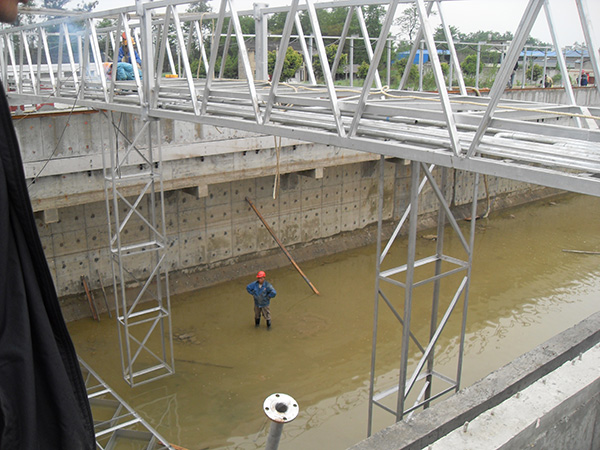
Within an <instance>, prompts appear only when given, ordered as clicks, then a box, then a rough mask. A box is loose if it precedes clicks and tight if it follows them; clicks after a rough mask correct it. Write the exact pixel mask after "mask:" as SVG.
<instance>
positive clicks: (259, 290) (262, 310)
mask: <svg viewBox="0 0 600 450" xmlns="http://www.w3.org/2000/svg"><path fill="white" fill-rule="evenodd" d="M266 277H267V275H266V274H265V273H264V272H263V271H262V270H261V271H260V272H258V273H257V274H256V281H253V282H252V283H250V284H249V285H248V286H246V290H247V291H248V293H249V294H250V295H252V297H254V325H255V326H257V327H258V326H259V325H260V316H261V315H262V316H264V318H265V320H266V321H267V328H268V329H270V328H271V310H270V309H269V305H270V304H271V299H272V298H273V297H275V296H276V295H277V291H275V288H274V287H273V285H272V284H271V283H269V282H268V281H266V280H265V278H266Z"/></svg>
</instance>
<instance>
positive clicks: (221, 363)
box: [69, 196, 600, 450]
mask: <svg viewBox="0 0 600 450" xmlns="http://www.w3.org/2000/svg"><path fill="white" fill-rule="evenodd" d="M598 223H600V200H599V199H594V198H588V197H582V196H567V197H561V198H559V199H558V200H555V201H554V202H553V203H550V202H548V201H545V202H540V203H538V204H536V205H532V206H528V207H524V208H517V209H513V210H511V211H507V212H504V213H499V214H498V213H496V214H492V215H491V217H490V218H489V219H488V220H483V221H481V222H478V224H477V234H476V248H475V263H474V269H473V282H472V285H471V293H470V304H469V312H468V323H467V325H468V332H467V336H466V340H465V363H464V374H463V386H465V385H469V384H471V383H473V382H474V381H476V380H477V379H479V378H481V377H483V376H484V375H486V374H487V373H489V372H491V371H492V370H494V369H497V368H498V367H500V366H502V365H503V364H505V363H506V362H508V361H510V360H512V359H514V358H515V357H516V356H518V355H520V354H522V353H523V352H526V351H528V350H530V349H531V348H533V347H535V346H536V345H538V344H539V343H541V342H543V341H545V340H547V339H548V338H550V337H551V336H553V335H555V334H556V333H558V332H560V331H562V330H564V329H566V328H568V327H569V326H571V325H573V324H575V323H577V322H578V321H580V320H581V319H583V318H585V317H587V316H589V315H590V314H592V313H594V312H596V311H597V310H598V302H597V298H598V294H599V293H600V270H599V269H598V268H599V265H598V261H599V258H600V257H599V256H589V255H581V254H572V253H565V252H563V251H562V249H579V250H586V249H587V250H596V251H598V250H600V235H599V233H598ZM464 225H465V226H468V224H464ZM433 232H435V231H433ZM422 234H431V231H425V232H423V233H422ZM445 245H446V246H447V247H448V250H449V251H454V250H453V249H460V243H459V241H458V239H456V238H452V237H451V236H448V238H447V240H446V242H445ZM405 249H406V245H405V243H404V242H401V243H399V245H398V246H397V247H396V248H394V249H392V251H391V253H390V256H389V258H392V259H393V261H392V262H393V263H397V262H398V261H402V257H403V254H404V253H405ZM434 249H435V242H433V241H429V240H427V239H419V252H420V254H421V256H426V255H429V254H432V252H433V250H434ZM456 251H458V250H456ZM374 252H375V247H374V246H371V247H367V248H362V249H358V250H355V251H350V252H345V253H343V254H340V255H335V256H328V257H324V258H320V259H317V260H314V261H311V262H310V263H304V264H302V268H303V270H304V272H305V273H306V274H307V276H308V277H309V278H310V280H311V281H312V283H313V284H314V285H315V286H316V287H317V288H318V289H319V291H320V292H321V296H316V295H313V294H312V293H311V291H310V288H309V287H308V286H307V285H306V284H305V282H304V281H303V280H302V279H301V278H300V277H299V276H298V275H297V273H296V272H295V270H294V269H292V268H284V269H281V270H276V271H272V272H270V273H269V274H268V278H269V280H270V281H271V282H272V283H273V284H274V285H275V287H276V289H277V290H278V296H277V297H276V298H275V299H274V300H273V302H272V313H273V329H272V330H271V331H266V329H265V328H264V327H262V328H259V329H256V328H255V327H254V320H253V311H252V300H251V298H250V297H249V296H248V295H247V294H246V292H245V285H246V284H247V283H248V282H249V280H247V279H239V280H231V281H230V282H228V283H224V284H222V285H219V286H216V287H213V288H209V289H203V290H201V291H196V292H192V293H190V294H186V295H182V296H177V297H175V298H173V307H172V320H173V328H174V331H175V335H176V338H175V341H174V347H175V358H176V362H175V366H176V371H177V373H176V375H174V376H172V377H169V378H166V379H163V380H160V381H157V382H153V383H150V384H148V385H143V386H139V387H136V388H133V389H131V388H129V387H128V386H127V385H126V384H125V383H124V382H123V380H122V379H121V374H120V373H121V372H120V359H119V353H118V348H119V346H118V337H117V330H116V325H115V324H114V322H113V321H111V320H108V318H105V317H103V320H102V322H100V323H95V322H93V321H91V320H89V319H84V320H81V321H78V322H74V323H71V324H69V329H70V330H71V332H72V335H73V339H74V341H75V344H76V347H77V351H78V352H79V353H80V354H81V356H82V357H83V358H84V359H85V360H86V361H87V362H88V363H89V364H90V365H91V366H92V367H93V368H94V369H95V370H96V371H97V372H98V373H99V374H100V376H102V378H103V379H104V380H105V381H106V382H107V383H108V384H109V385H110V386H111V387H113V388H114V389H115V390H116V391H117V392H118V393H119V395H121V396H122V397H123V398H124V399H125V401H127V402H129V403H130V404H131V405H132V406H134V407H135V408H136V409H137V410H138V411H139V412H140V413H141V414H142V416H143V417H144V418H145V419H146V420H147V421H148V422H149V423H150V424H152V425H153V426H154V427H156V428H157V430H158V431H159V433H161V434H162V435H163V436H165V437H166V438H168V439H169V440H170V441H171V442H173V443H176V444H178V445H181V446H184V447H186V448H188V449H190V450H199V449H205V448H211V449H214V448H231V449H255V448H263V447H264V444H265V440H266V435H267V432H268V423H267V422H266V420H265V416H264V414H263V412H262V403H263V401H264V399H265V398H266V397H268V396H269V395H270V394H272V393H273V392H285V393H288V394H290V395H292V396H293V397H294V398H295V399H296V400H297V401H298V404H299V405H300V414H299V416H298V418H296V419H295V420H294V421H293V422H291V423H289V424H287V425H286V426H285V427H284V434H283V437H282V442H281V446H280V448H281V449H306V448H328V449H342V448H347V447H348V446H350V445H352V444H353V443H355V442H357V441H359V440H361V439H363V438H364V437H365V435H366V418H367V396H368V378H369V368H370V356H371V335H372V320H373V297H374V287H373V280H374V261H375V255H374ZM250 281H251V280H250ZM456 283H457V281H452V282H449V283H448V284H449V285H448V286H447V287H446V288H445V289H447V290H448V291H449V292H451V290H452V288H453V286H454V285H456ZM390 295H391V297H392V298H391V299H390V301H392V302H394V304H395V305H398V306H397V307H398V309H399V311H400V313H401V312H402V308H401V304H402V301H401V300H402V299H401V298H399V297H398V294H397V293H393V294H390ZM419 295H422V296H423V298H430V295H431V293H430V291H427V290H423V292H422V293H419ZM430 302H431V300H430V299H429V300H424V301H422V302H420V303H419V302H417V303H416V304H415V307H414V312H413V316H414V320H415V324H417V326H416V327H415V333H417V334H419V336H420V337H421V336H422V335H424V334H425V335H426V334H427V333H428V329H429V308H430ZM447 304H448V302H447V301H445V303H444V304H443V305H442V308H445V307H447ZM381 308H382V309H383V308H386V307H384V306H381ZM457 312H458V316H459V317H458V318H452V319H451V321H450V322H449V323H448V326H447V329H446V331H445V332H444V334H443V335H442V337H441V338H440V340H439V342H438V345H437V346H436V350H435V351H436V358H437V359H436V361H437V364H438V366H439V367H437V370H439V371H441V372H445V371H446V372H447V374H448V376H450V375H454V372H455V370H456V369H455V367H454V365H455V360H456V354H457V352H458V347H459V338H458V336H457V333H458V330H459V327H460V314H461V312H460V311H457ZM380 314H381V315H380V322H379V331H380V335H379V337H380V340H379V342H380V344H379V345H378V368H379V371H378V378H377V388H378V390H381V389H384V388H385V387H389V386H394V385H395V384H397V383H398V368H399V355H400V351H399V350H400V332H401V329H400V327H399V326H398V324H397V321H396V319H395V318H394V317H393V315H392V314H391V313H390V312H389V311H385V314H384V312H383V311H382V312H381V313H380ZM421 322H422V323H423V326H422V327H421V326H420V325H418V324H420V323H421ZM419 357H420V354H419V352H414V354H413V355H412V359H411V363H412V364H413V365H414V364H416V362H417V360H418V359H417V358H419ZM390 402H391V403H394V400H393V399H391V400H390ZM394 406H395V405H394ZM391 423H393V418H392V417H391V416H390V415H389V414H388V413H385V412H383V411H378V412H376V415H375V426H374V429H380V428H382V427H384V426H386V425H389V424H391Z"/></svg>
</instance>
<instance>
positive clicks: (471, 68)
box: [460, 55, 482, 76]
mask: <svg viewBox="0 0 600 450" xmlns="http://www.w3.org/2000/svg"><path fill="white" fill-rule="evenodd" d="M481 67H482V63H481V61H479V71H480V72H481ZM460 68H461V69H462V71H463V73H464V74H465V75H470V76H473V75H475V74H476V73H477V55H469V56H467V57H466V58H465V59H464V60H463V62H462V63H461V64H460Z"/></svg>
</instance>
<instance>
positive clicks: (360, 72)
mask: <svg viewBox="0 0 600 450" xmlns="http://www.w3.org/2000/svg"><path fill="white" fill-rule="evenodd" d="M368 72H369V63H368V62H366V61H363V62H362V63H360V66H358V69H356V77H357V78H360V79H365V78H367V73H368Z"/></svg>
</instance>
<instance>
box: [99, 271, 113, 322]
mask: <svg viewBox="0 0 600 450" xmlns="http://www.w3.org/2000/svg"><path fill="white" fill-rule="evenodd" d="M96 273H97V274H98V281H99V282H100V289H102V295H103V296H104V304H105V305H106V310H107V311H108V317H110V318H111V319H112V314H111V313H110V308H109V307H108V299H107V298H106V291H105V290H104V283H102V277H101V276H100V271H99V270H96Z"/></svg>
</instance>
